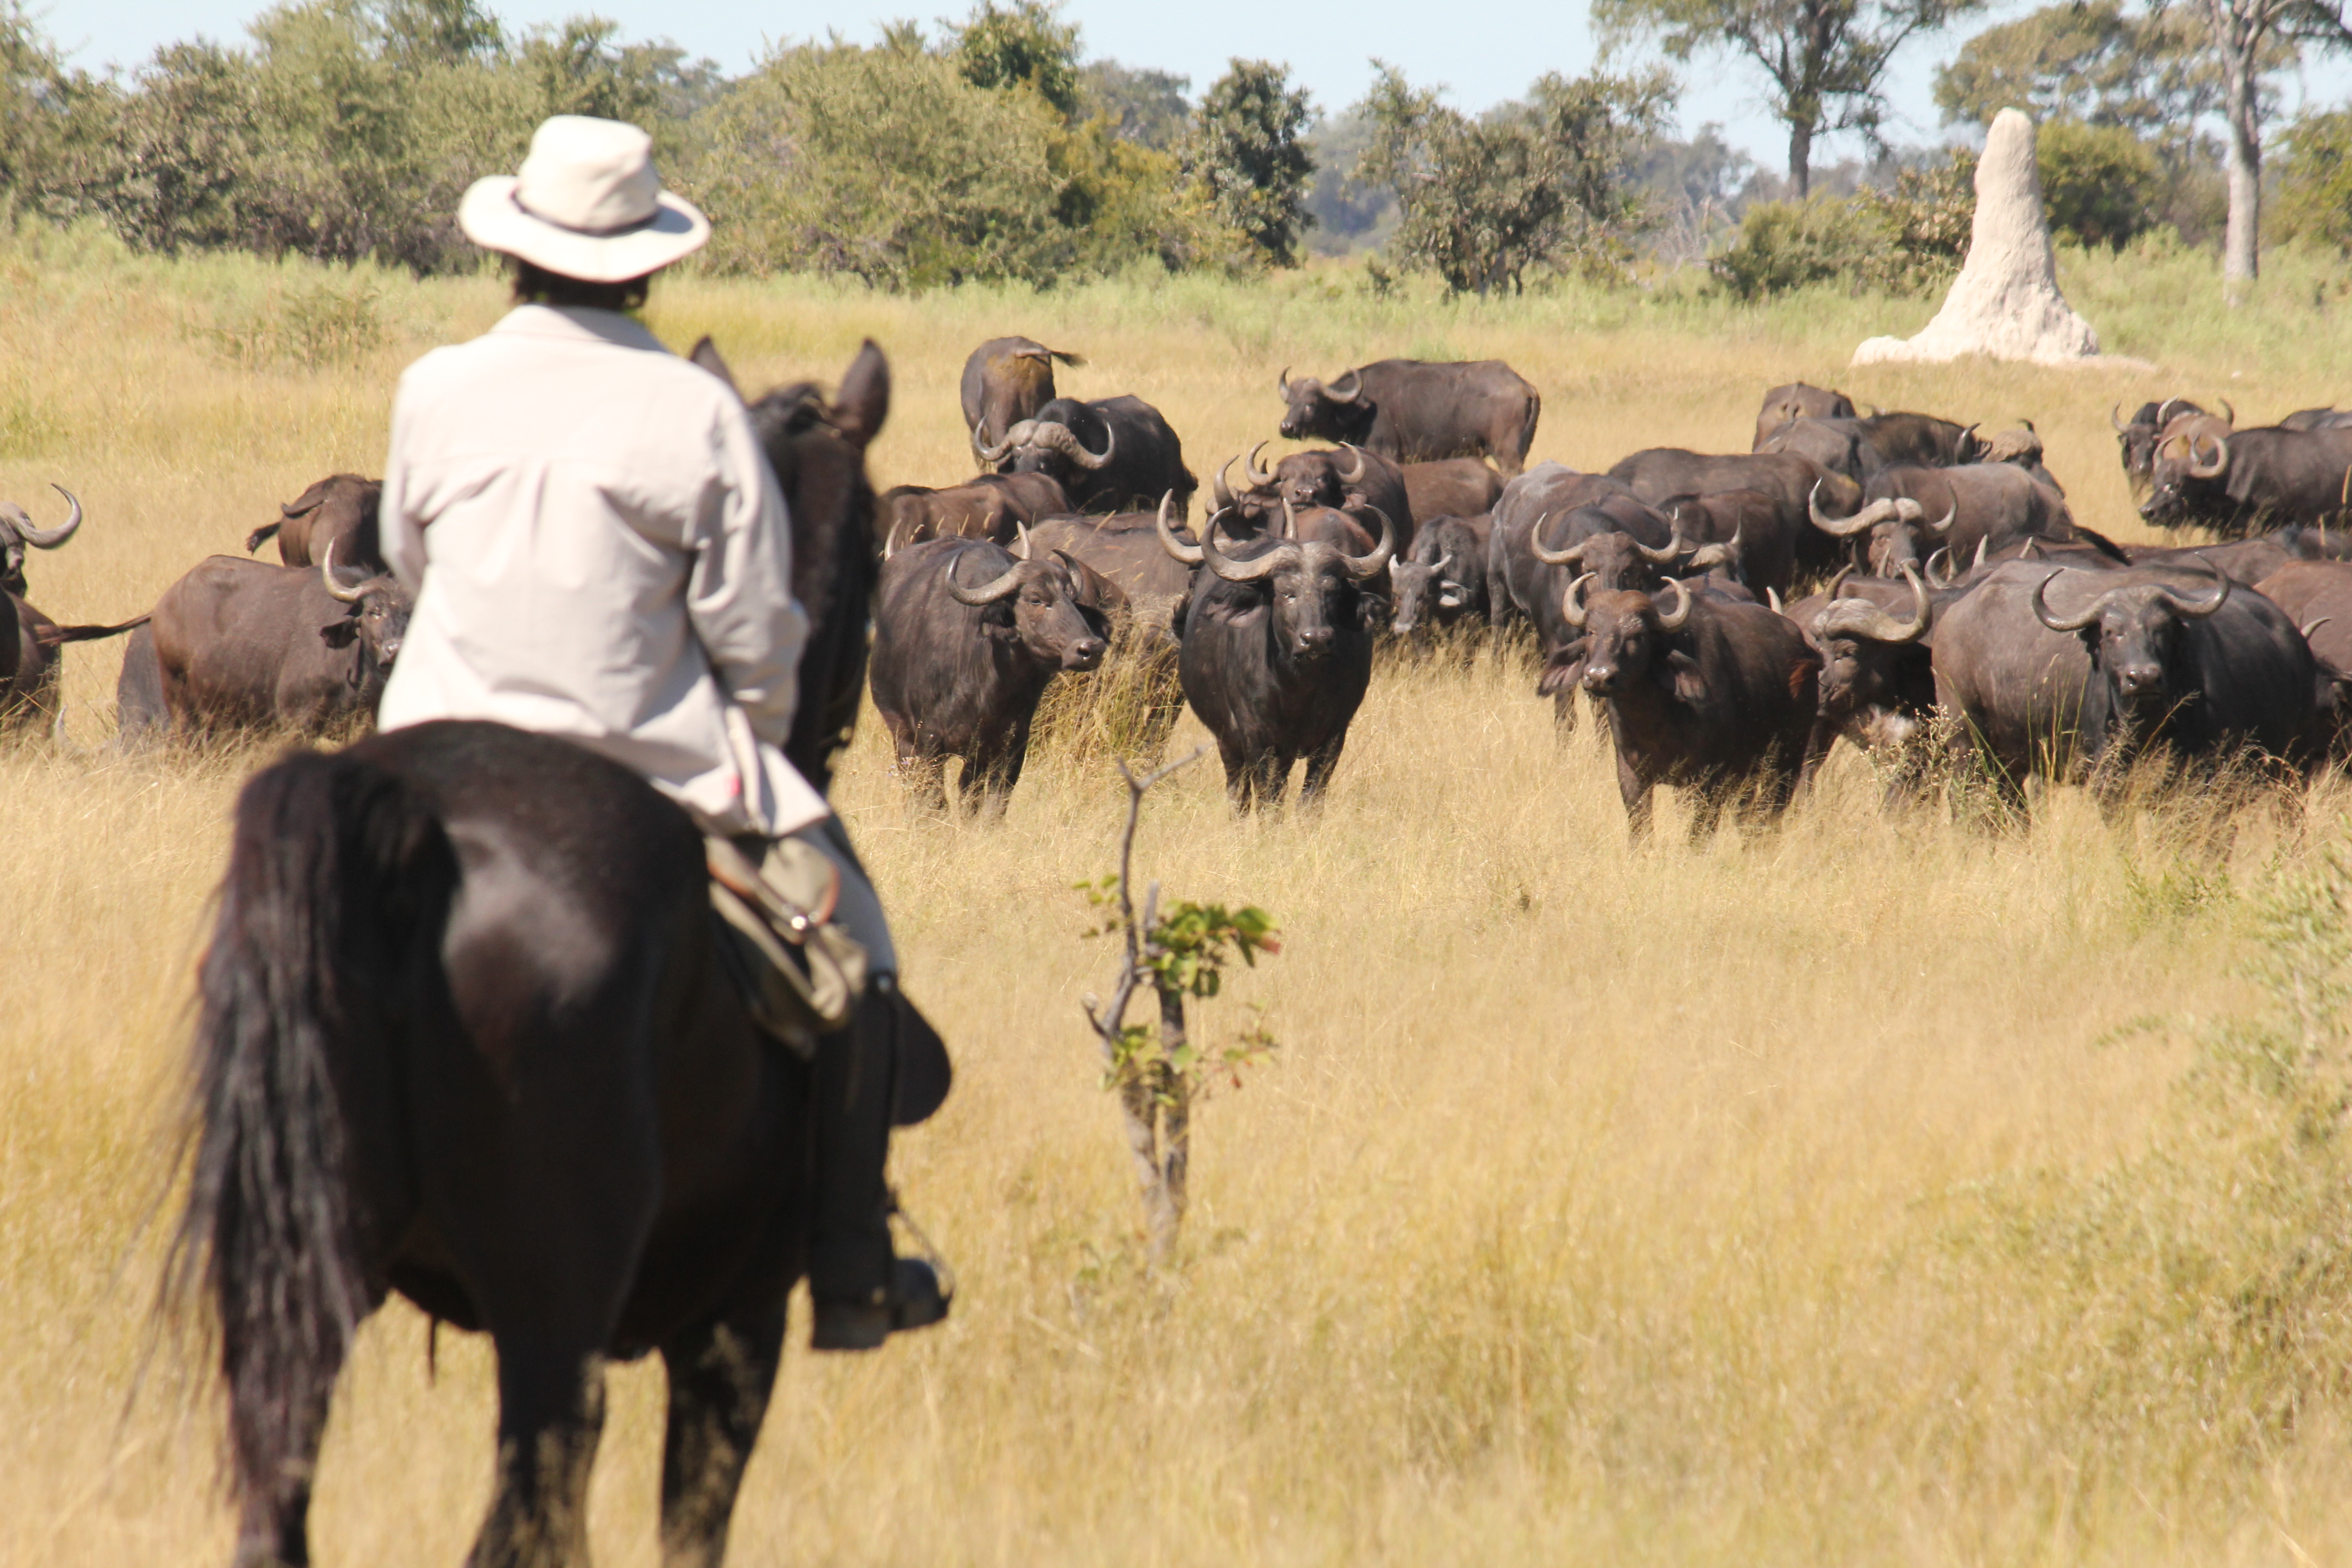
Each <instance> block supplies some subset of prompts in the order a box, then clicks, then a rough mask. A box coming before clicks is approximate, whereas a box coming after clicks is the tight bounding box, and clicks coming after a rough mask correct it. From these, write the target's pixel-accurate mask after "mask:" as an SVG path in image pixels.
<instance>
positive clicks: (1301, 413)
mask: <svg viewBox="0 0 2352 1568" xmlns="http://www.w3.org/2000/svg"><path fill="white" fill-rule="evenodd" d="M1275 385H1276V390H1277V391H1279V392H1280V393H1281V394H1282V401H1283V404H1284V405H1285V407H1284V412H1283V416H1282V433H1283V435H1285V436H1286V437H1289V438H1290V439H1291V440H1293V441H1316V440H1321V441H1361V440H1362V439H1363V438H1364V437H1365V435H1366V434H1367V433H1369V432H1370V429H1371V427H1372V415H1373V413H1374V409H1373V407H1372V405H1370V403H1368V402H1367V401H1365V398H1364V387H1363V381H1362V378H1361V377H1360V376H1359V375H1358V374H1357V373H1356V372H1354V371H1352V370H1351V371H1349V372H1348V374H1345V375H1342V376H1340V377H1339V379H1338V380H1336V381H1332V382H1328V383H1326V382H1321V381H1318V380H1317V379H1316V378H1315V377H1313V376H1311V375H1302V376H1300V377H1298V378H1297V380H1296V381H1294V380H1292V379H1291V376H1290V372H1289V371H1287V370H1285V371H1284V372H1283V373H1282V375H1281V377H1280V378H1279V379H1278V380H1277V381H1276V383H1275Z"/></svg>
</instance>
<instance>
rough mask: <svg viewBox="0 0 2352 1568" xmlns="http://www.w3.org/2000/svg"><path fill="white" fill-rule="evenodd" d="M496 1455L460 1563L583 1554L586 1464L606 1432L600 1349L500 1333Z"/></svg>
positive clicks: (565, 1560) (572, 1558) (536, 1566)
mask: <svg viewBox="0 0 2352 1568" xmlns="http://www.w3.org/2000/svg"><path fill="white" fill-rule="evenodd" d="M494 1338H495V1340H496V1342H497V1344H498V1352H499V1457H498V1480H497V1489H496V1491H495V1492H494V1493H493V1494H492V1496H491V1499H490V1516H489V1518H488V1519H487V1520H485V1521H483V1522H482V1532H481V1534H480V1535H478V1536H477V1537H476V1538H475V1540H474V1550H473V1552H471V1553H470V1554H469V1555H468V1556H467V1559H466V1568H567V1565H569V1564H575V1563H586V1562H587V1561H588V1473H589V1471H590V1469H591V1468H593V1467H594V1465H595V1463H596V1443H597V1439H598V1438H600V1437H601V1436H604V1357H603V1356H601V1355H598V1354H596V1353H595V1352H593V1351H589V1350H584V1349H581V1348H579V1347H576V1346H569V1345H562V1344H557V1343H551V1342H547V1341H546V1340H544V1339H542V1338H541V1336H538V1335H522V1334H512V1335H509V1334H498V1335H495V1336H494Z"/></svg>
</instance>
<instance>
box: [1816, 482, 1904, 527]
mask: <svg viewBox="0 0 2352 1568" xmlns="http://www.w3.org/2000/svg"><path fill="white" fill-rule="evenodd" d="M1821 489H1822V484H1821V481H1820V480H1819V479H1815V480H1814V481H1813V488H1812V489H1811V491H1810V492H1809V493H1808V494H1807V495H1806V497H1805V510H1806V511H1807V512H1808V513H1810V514H1811V517H1812V520H1813V526H1814V527H1815V528H1818V529H1820V530H1821V531H1822V532H1823V533H1826V534H1830V535H1832V536H1833V537H1835V538H1838V539H1851V538H1852V537H1853V535H1855V534H1857V533H1867V532H1869V531H1871V530H1872V529H1874V528H1875V527H1877V526H1878V525H1879V524H1880V523H1882V522H1884V521H1886V520H1887V519H1888V518H1890V517H1893V516H1894V515H1895V510H1896V508H1895V502H1893V501H1891V500H1874V501H1872V502H1871V503H1870V504H1869V505H1868V506H1866V507H1864V508H1863V509H1862V510H1860V511H1858V512H1855V513H1854V514H1853V516H1852V517H1832V516H1831V515H1830V514H1829V513H1827V512H1825V511H1823V510H1822V505H1821Z"/></svg>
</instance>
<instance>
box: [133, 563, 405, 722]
mask: <svg viewBox="0 0 2352 1568" xmlns="http://www.w3.org/2000/svg"><path fill="white" fill-rule="evenodd" d="M412 602H413V601H412V599H411V596H410V595H409V592H408V590H407V589H406V588H404V587H403V586H401V584H400V583H399V582H398V581H397V580H396V579H394V578H392V577H390V576H386V575H383V574H366V575H359V576H356V577H347V576H345V575H343V574H341V573H340V572H339V569H338V567H337V565H336V563H335V562H334V561H333V560H332V559H329V560H328V561H326V562H323V563H320V565H318V566H317V567H309V566H272V565H269V564H268V563H265V562H260V561H247V560H246V559H244V558H243V557H241V556H236V555H215V556H211V557H209V558H207V559H206V560H205V561H203V562H200V563H197V565H196V566H195V567H194V569H192V570H191V571H190V572H189V573H188V574H187V575H185V576H184V577H182V578H181V579H180V580H179V581H178V582H176V583H174V584H172V585H171V586H170V587H169V588H166V589H165V590H163V597H162V598H161V599H159V600H157V601H156V603H155V608H154V609H153V610H152V612H150V614H151V616H152V624H151V626H149V628H148V631H147V634H146V635H145V636H143V637H133V638H132V640H131V646H130V647H128V648H126V649H125V650H124V655H123V668H122V675H121V679H120V680H119V682H118V683H117V686H116V689H115V696H116V706H117V708H118V709H119V710H120V712H121V725H122V731H123V733H124V735H125V736H126V738H131V739H139V738H152V737H158V736H163V735H174V736H178V737H181V738H185V739H194V738H198V737H201V736H204V735H206V734H210V733H214V732H216V731H234V730H248V729H272V728H279V727H283V728H286V729H290V730H295V731H301V732H304V733H308V734H324V733H327V732H329V731H332V730H334V729H337V728H339V727H341V725H343V724H346V723H349V722H351V721H354V720H360V721H364V720H367V719H370V718H373V715H374V713H375V705H376V701H377V700H378V699H379V698H381V697H382V696H383V682H384V679H385V677H386V676H387V675H389V674H390V673H391V670H392V666H393V661H394V659H396V658H398V657H399V655H400V644H401V639H402V637H404V636H405V635H406V633H407V629H408V613H409V609H410V606H411V604H412ZM142 660H152V668H140V662H141V661H142Z"/></svg>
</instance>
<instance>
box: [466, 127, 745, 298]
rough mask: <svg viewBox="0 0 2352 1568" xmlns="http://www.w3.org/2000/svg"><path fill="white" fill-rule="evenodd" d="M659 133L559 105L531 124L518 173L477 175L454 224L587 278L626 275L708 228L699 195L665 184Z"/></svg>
mask: <svg viewBox="0 0 2352 1568" xmlns="http://www.w3.org/2000/svg"><path fill="white" fill-rule="evenodd" d="M653 153H654V139H653V138H652V137H650V136H648V135H646V133H645V132H642V131H640V130H638V129H637V128H636V127H635V126H634V125H629V124H625V123H624V122H622V121H618V120H595V119H592V118H590V117H589V116H587V115H584V114H558V115H555V116H552V117H551V118H550V119H548V120H547V121H544V122H542V123H541V126H540V128H539V129H538V130H537V131H534V132H531V137H530V155H529V156H528V157H526V158H524V159H523V161H522V172H521V173H520V174H492V175H490V176H489V177H488V178H487V179H481V180H476V181H475V182H474V183H473V184H472V185H471V186H470V187H468V188H467V192H466V199H465V200H464V201H462V202H460V203H458V204H457V226H458V227H459V228H461V229H463V230H465V231H466V237H467V239H470V240H472V241H473V242H474V243H475V244H476V245H478V246H480V247H483V248H484V249H486V250H499V251H504V252H505V253H506V254H507V255H509V256H519V257H520V258H522V259H524V260H525V261H528V262H530V263H531V264H533V265H534V266H538V267H543V268H546V269H547V270H548V271H550V272H557V273H561V274H562V275H563V276H564V277H566V278H577V279H582V280H583V281H584V282H589V283H620V282H624V281H625V280H626V279H631V278H642V277H644V276H645V275H646V273H648V272H652V271H655V270H656V269H658V268H664V267H667V266H668V265H669V264H670V263H671V262H673V261H676V260H677V259H678V258H680V257H685V256H691V255H693V254H694V253H695V252H696V251H698V250H699V249H701V248H702V247H703V243H704V242H705V241H706V240H708V239H709V237H710V220H709V218H707V217H704V216H702V214H701V213H700V212H699V211H698V210H697V209H696V207H695V205H694V204H693V203H691V202H689V201H687V200H686V199H685V198H684V197H681V196H675V195H671V194H670V193H669V192H667V191H666V190H663V189H662V183H661V176H660V175H659V174H656V173H654V156H653Z"/></svg>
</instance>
